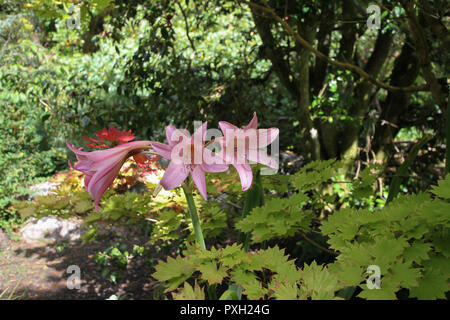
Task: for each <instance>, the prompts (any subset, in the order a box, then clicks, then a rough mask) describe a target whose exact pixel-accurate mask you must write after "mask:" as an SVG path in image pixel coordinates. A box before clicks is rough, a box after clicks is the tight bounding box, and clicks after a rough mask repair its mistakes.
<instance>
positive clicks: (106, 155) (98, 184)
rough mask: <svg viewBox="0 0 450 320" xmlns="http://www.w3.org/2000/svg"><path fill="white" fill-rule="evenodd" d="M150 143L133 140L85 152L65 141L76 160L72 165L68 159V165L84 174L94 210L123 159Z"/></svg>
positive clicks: (117, 171)
mask: <svg viewBox="0 0 450 320" xmlns="http://www.w3.org/2000/svg"><path fill="white" fill-rule="evenodd" d="M150 144H151V142H150V141H133V142H128V143H123V144H120V145H118V146H115V147H114V148H109V149H104V150H96V151H92V152H86V151H82V149H83V148H79V149H77V148H75V147H74V146H73V145H71V144H70V143H69V142H68V141H67V146H68V147H69V149H70V150H72V151H73V152H74V153H75V155H76V156H77V160H78V163H77V165H76V166H72V164H71V163H70V161H69V166H70V167H71V168H72V169H75V170H78V171H81V172H83V173H84V174H85V175H86V176H85V178H84V185H85V187H86V189H87V190H88V192H89V194H90V195H91V196H92V198H93V199H94V200H95V210H96V211H98V204H99V202H100V198H101V196H102V195H103V193H104V192H105V191H106V189H108V188H109V187H110V186H111V184H112V183H113V181H114V179H115V178H116V177H117V175H118V174H119V171H120V168H121V167H122V165H123V164H124V163H125V161H126V160H127V159H128V158H129V157H131V156H134V155H137V154H140V153H141V152H142V151H143V150H145V149H149V148H150Z"/></svg>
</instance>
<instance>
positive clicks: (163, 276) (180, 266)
mask: <svg viewBox="0 0 450 320" xmlns="http://www.w3.org/2000/svg"><path fill="white" fill-rule="evenodd" d="M155 269H156V272H155V273H153V275H152V276H153V278H155V279H157V280H159V281H167V283H168V286H167V290H166V291H172V290H175V289H176V288H178V286H179V285H180V284H182V283H183V282H184V281H186V280H187V279H188V278H189V277H190V276H191V275H192V274H193V273H194V268H193V266H192V264H191V263H190V261H189V260H188V259H185V258H182V257H180V256H178V257H177V258H175V259H174V258H171V257H169V258H167V262H160V263H159V264H158V265H157V266H156V267H155Z"/></svg>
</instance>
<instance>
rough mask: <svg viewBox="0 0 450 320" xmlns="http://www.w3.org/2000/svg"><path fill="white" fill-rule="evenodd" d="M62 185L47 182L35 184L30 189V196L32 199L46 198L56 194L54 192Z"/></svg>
mask: <svg viewBox="0 0 450 320" xmlns="http://www.w3.org/2000/svg"><path fill="white" fill-rule="evenodd" d="M59 185H60V183H57V182H49V181H45V182H42V183H39V184H35V185H34V186H31V187H30V188H29V189H30V191H31V192H30V193H31V194H30V196H31V198H34V197H39V196H46V195H49V194H54V192H53V190H54V189H56V188H57V187H58V186H59Z"/></svg>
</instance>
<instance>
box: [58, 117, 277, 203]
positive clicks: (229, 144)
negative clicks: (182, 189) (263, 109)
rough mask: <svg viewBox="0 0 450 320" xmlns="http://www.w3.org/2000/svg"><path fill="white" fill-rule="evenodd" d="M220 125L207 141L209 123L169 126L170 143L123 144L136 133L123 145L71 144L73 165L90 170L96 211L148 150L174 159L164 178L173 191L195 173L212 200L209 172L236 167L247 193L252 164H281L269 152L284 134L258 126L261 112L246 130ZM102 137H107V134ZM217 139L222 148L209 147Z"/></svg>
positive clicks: (194, 178) (89, 184) (199, 185)
mask: <svg viewBox="0 0 450 320" xmlns="http://www.w3.org/2000/svg"><path fill="white" fill-rule="evenodd" d="M219 126H220V129H221V130H222V133H223V136H222V137H218V138H216V139H214V140H213V141H209V142H208V143H206V136H207V123H206V122H205V123H203V124H202V125H201V126H200V127H199V128H197V129H196V130H195V132H194V134H193V135H192V136H189V134H188V132H187V131H186V130H179V129H177V128H175V127H174V126H173V125H168V126H167V127H166V138H167V142H168V144H164V143H160V142H156V141H133V142H123V141H126V140H127V139H129V138H131V136H132V138H131V139H130V140H133V139H134V135H132V134H131V132H128V133H127V134H123V138H124V140H123V141H122V140H120V141H121V143H120V144H118V145H117V146H115V147H112V148H108V149H104V150H95V151H92V152H86V151H82V148H79V149H77V148H75V147H74V146H72V145H71V144H70V143H69V142H67V145H68V147H69V148H70V149H71V150H72V151H73V152H74V153H75V154H76V156H77V160H78V163H77V165H76V166H72V165H71V164H70V162H69V165H70V166H71V167H72V168H73V169H75V170H78V171H81V172H83V173H85V175H86V176H85V186H86V188H87V190H88V192H89V193H90V195H91V196H92V197H93V198H94V200H95V208H96V210H98V204H99V202H100V198H101V196H102V195H103V193H104V192H105V191H106V189H108V188H109V187H110V186H111V185H112V183H113V181H114V179H115V178H116V177H117V175H118V173H119V171H120V168H121V167H122V165H123V164H124V162H125V161H126V160H127V159H128V158H129V157H131V156H134V158H135V160H138V159H142V158H146V156H145V154H150V153H153V154H157V155H160V156H162V157H164V158H166V159H167V160H169V161H170V163H169V165H168V167H167V168H166V171H165V173H164V175H163V177H162V179H161V181H160V184H161V186H162V187H164V189H166V190H171V189H174V188H176V187H179V186H180V185H181V184H182V183H183V182H184V181H185V180H186V179H189V177H190V179H192V181H193V182H194V184H195V186H196V187H197V190H198V191H199V193H200V194H201V195H202V196H203V198H204V199H205V200H206V199H207V193H206V178H205V173H208V172H224V171H227V170H228V169H229V166H230V165H232V166H233V167H234V168H235V169H236V170H237V172H238V174H239V177H240V180H241V185H242V190H243V191H244V190H247V189H249V188H250V187H251V184H252V181H253V173H252V168H251V166H250V162H253V163H260V164H263V165H266V166H268V167H270V168H273V169H277V168H278V162H277V161H276V160H275V159H274V158H272V157H271V156H269V155H268V154H267V152H266V148H267V147H268V146H269V145H270V144H271V143H272V142H273V141H274V140H275V139H276V138H277V137H278V134H279V130H278V129H277V128H270V129H258V118H257V116H256V113H255V114H254V116H253V119H252V120H251V121H250V123H249V124H248V125H247V126H246V127H245V128H243V129H240V128H239V127H237V126H235V125H232V124H230V123H228V122H225V121H221V122H219ZM114 129H115V128H114ZM114 129H113V130H112V132H113V134H116V137H117V136H119V137H121V138H122V136H121V134H120V132H119V131H116V130H114ZM117 133H119V134H118V135H117ZM123 133H125V131H124V132H123ZM97 136H98V137H99V138H103V139H105V138H104V136H102V135H101V134H97ZM130 140H128V141H130ZM89 141H92V140H89ZM92 142H94V141H92ZM95 142H96V141H95ZM212 142H214V145H216V147H217V146H219V148H216V149H218V150H215V151H212V150H210V149H209V147H208V146H210V145H212Z"/></svg>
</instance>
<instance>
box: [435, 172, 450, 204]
mask: <svg viewBox="0 0 450 320" xmlns="http://www.w3.org/2000/svg"><path fill="white" fill-rule="evenodd" d="M432 189H433V190H432V191H431V192H432V193H433V194H435V195H437V196H438V197H441V198H443V199H450V174H448V175H447V176H446V177H445V179H444V180H441V181H439V185H438V186H435V187H433V188H432Z"/></svg>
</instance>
